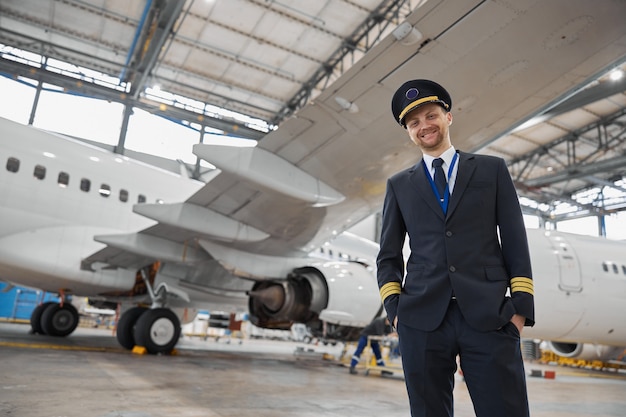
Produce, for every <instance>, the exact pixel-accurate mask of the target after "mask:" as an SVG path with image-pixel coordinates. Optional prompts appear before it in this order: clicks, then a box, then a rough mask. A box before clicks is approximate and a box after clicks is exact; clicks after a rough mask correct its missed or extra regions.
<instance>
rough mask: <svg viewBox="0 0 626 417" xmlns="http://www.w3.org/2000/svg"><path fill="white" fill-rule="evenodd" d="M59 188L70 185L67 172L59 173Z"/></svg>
mask: <svg viewBox="0 0 626 417" xmlns="http://www.w3.org/2000/svg"><path fill="white" fill-rule="evenodd" d="M58 182H59V187H63V188H65V187H67V185H68V184H69V183H70V174H68V173H67V172H59V181H58Z"/></svg>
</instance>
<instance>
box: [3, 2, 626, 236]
mask: <svg viewBox="0 0 626 417" xmlns="http://www.w3.org/2000/svg"><path fill="white" fill-rule="evenodd" d="M424 3H427V2H425V1H417V0H413V1H408V0H402V1H398V0H394V1H390V0H388V1H378V0H373V1H348V0H342V1H332V2H321V3H315V4H307V5H303V4H300V3H297V2H291V1H284V2H283V1H261V0H247V1H243V0H242V1H232V2H218V1H199V0H198V1H187V2H183V1H165V0H163V1H147V2H132V3H128V2H123V1H107V2H91V1H47V2H43V3H42V2H34V1H6V2H3V4H2V5H1V6H0V7H1V10H0V11H1V12H2V14H1V16H0V19H1V21H0V22H1V24H2V25H1V30H0V42H1V43H2V45H3V57H2V58H3V59H2V60H1V61H0V65H1V67H0V70H1V71H2V73H3V74H4V75H5V76H6V77H10V78H18V77H25V78H28V77H31V78H30V79H34V80H37V82H41V83H47V84H51V85H56V86H59V87H61V88H64V89H65V90H66V91H67V92H72V93H74V94H85V95H87V96H91V97H97V98H102V99H107V100H114V101H120V102H124V103H126V104H127V105H126V107H125V108H126V111H127V112H130V109H132V106H136V107H138V108H142V109H145V110H147V111H149V112H152V113H155V114H162V115H164V116H167V117H168V118H171V119H172V120H186V121H193V122H198V121H200V123H201V124H202V126H204V127H205V128H211V129H216V130H215V131H217V132H223V133H224V134H229V135H236V136H238V137H245V138H252V139H260V138H261V137H262V136H263V135H264V133H266V132H267V131H269V130H270V129H273V128H274V127H275V126H278V125H279V124H280V123H281V122H282V121H283V120H285V119H286V118H288V117H290V116H292V115H293V114H294V112H296V111H297V110H298V109H299V108H301V107H302V106H303V105H304V104H305V103H307V102H308V101H310V100H314V99H315V97H316V96H318V95H319V94H320V92H321V91H323V90H324V89H325V88H326V87H328V86H329V85H330V84H331V83H332V82H333V81H334V80H336V79H337V78H338V77H339V76H340V75H341V74H342V73H344V72H345V71H347V70H348V69H349V68H350V67H351V66H352V65H353V64H354V63H355V62H357V61H358V60H359V59H360V58H361V57H362V56H363V55H364V54H365V53H366V52H367V51H368V50H369V49H370V48H371V47H372V46H374V45H376V44H377V43H378V42H379V41H380V40H381V39H382V38H383V37H384V36H385V35H387V34H389V33H390V32H391V31H393V30H394V29H395V28H396V27H397V26H398V25H399V24H400V23H401V22H402V21H403V19H404V18H405V17H406V16H407V15H408V14H409V13H410V12H411V11H413V10H414V9H416V8H418V7H420V6H422V5H423V4H424ZM430 3H433V2H430ZM502 4H503V6H505V7H509V8H513V9H514V8H515V6H514V5H513V4H512V3H511V2H502ZM571 8H572V9H575V7H574V6H572V7H571ZM521 11H522V8H521V7H520V10H519V11H518V12H520V13H521ZM591 20H592V18H591V17H589V16H587V19H585V18H583V17H580V16H578V17H576V18H574V17H572V19H571V20H570V21H568V22H567V23H566V24H565V25H564V26H562V27H554V28H550V29H552V30H553V31H554V34H555V38H554V39H552V40H549V39H545V40H544V42H546V43H548V42H552V43H551V44H546V45H545V48H548V49H549V48H554V49H556V48H560V47H566V45H567V44H568V43H570V42H573V41H574V40H575V39H576V38H577V37H578V36H579V34H580V33H583V32H584V31H585V30H588V26H589V25H590V24H591ZM548 25H549V24H548ZM559 37H560V38H559ZM13 48H18V49H19V50H23V51H28V52H30V53H33V54H35V55H33V57H32V59H36V60H40V61H43V62H45V65H39V63H36V62H27V61H26V59H25V58H22V59H20V58H18V57H16V56H12V55H14V54H16V52H15V51H14V50H13ZM614 48H618V49H620V48H621V49H623V48H624V45H623V39H622V40H619V41H618V42H616V43H615V45H614ZM12 51H13V52H12ZM623 61H624V59H623V57H622V58H618V59H616V60H611V61H610V62H609V63H607V65H606V66H605V67H604V68H602V70H601V71H598V72H597V73H594V74H592V76H590V77H588V78H587V79H585V78H584V76H582V75H580V74H576V73H574V74H570V75H569V76H570V77H580V78H581V80H580V84H579V85H577V88H576V89H572V90H571V91H567V93H566V94H563V95H561V96H560V97H555V99H554V100H553V101H552V102H549V103H548V104H546V105H545V106H544V107H543V108H542V109H541V110H540V111H538V112H536V113H537V114H535V115H533V117H532V118H531V119H532V120H530V119H529V120H525V121H524V120H520V121H519V123H518V126H516V127H515V129H513V130H511V131H508V132H502V134H500V135H499V136H497V137H493V138H490V140H489V142H488V143H487V142H484V143H479V144H476V145H475V146H473V149H467V150H468V151H470V150H480V152H482V153H487V154H494V155H498V156H501V157H504V158H505V159H506V160H507V161H508V163H509V167H510V169H511V173H512V175H513V176H514V179H515V181H516V184H517V186H518V191H519V193H520V196H522V197H525V198H527V199H528V200H529V201H528V204H527V205H525V206H524V208H525V210H526V212H527V213H528V214H533V215H536V216H538V217H539V218H540V219H541V223H544V222H548V223H552V224H557V223H558V222H560V221H563V220H567V219H572V218H578V217H588V216H595V217H597V218H598V219H599V221H598V232H599V234H601V235H603V234H605V233H606V231H605V230H604V228H605V226H604V221H603V218H604V216H610V215H611V214H614V213H617V212H620V211H623V210H624V207H625V206H626V201H624V200H625V197H624V184H623V174H624V162H623V158H622V155H623V150H624V130H623V128H622V126H623V123H624V118H625V117H626V116H624V107H625V104H626V103H625V102H626V99H625V97H624V90H625V89H626V88H625V87H626V80H625V78H624V77H621V78H619V74H620V73H623V70H624V62H623ZM61 62H65V63H69V64H72V65H74V67H73V69H67V68H64V69H62V70H61V69H60V68H55V65H58V63H61ZM514 65H518V66H520V67H522V66H524V63H523V62H522V61H520V62H517V63H516V64H514ZM82 68H87V69H90V70H92V71H95V72H96V73H101V74H103V75H106V76H107V77H111V81H110V82H111V84H106V83H104V82H101V81H100V82H94V81H93V79H90V78H89V75H87V74H81V69H82ZM509 71H511V72H514V69H513V67H512V68H511V69H509ZM620 71H621V72H620ZM429 76H435V74H432V75H430V74H429ZM577 81H578V80H577ZM116 83H117V85H114V84H116ZM154 86H159V88H160V89H161V90H162V91H163V92H166V93H167V94H169V96H168V95H165V94H163V95H161V96H159V95H158V94H155V92H154V91H153V90H152V87H154ZM172 97H174V98H173V99H172ZM185 99H189V100H188V101H187V102H185ZM463 99H464V100H465V102H461V103H459V111H461V107H462V106H471V101H472V98H471V97H465V98H463ZM177 100H180V101H181V102H177ZM166 103H168V104H171V105H167V104H166ZM215 108H223V109H226V110H228V111H231V112H233V113H232V114H238V115H239V116H236V117H232V115H231V117H229V116H227V115H226V116H225V115H221V114H215V113H214V112H213V110H212V109H215ZM127 117H130V115H129V114H127V115H125V116H124V119H123V120H124V121H127ZM245 118H248V119H247V120H257V123H258V126H253V125H252V124H250V123H248V122H246V121H244V120H246V119H245ZM33 120H34V119H33V117H32V116H31V120H30V121H31V122H32V121H33ZM251 126H253V127H251ZM122 132H123V129H122ZM85 139H88V138H85ZM117 140H118V143H117V149H118V151H119V152H122V153H123V149H124V134H123V133H122V134H121V135H120V137H119V138H117Z"/></svg>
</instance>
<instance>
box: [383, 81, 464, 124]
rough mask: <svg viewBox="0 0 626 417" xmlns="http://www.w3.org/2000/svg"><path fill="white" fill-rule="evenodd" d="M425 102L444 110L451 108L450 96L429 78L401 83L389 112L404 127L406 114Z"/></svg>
mask: <svg viewBox="0 0 626 417" xmlns="http://www.w3.org/2000/svg"><path fill="white" fill-rule="evenodd" d="M426 103H437V104H439V105H440V106H441V107H443V108H444V109H445V110H446V111H450V109H451V108H452V98H451V97H450V94H448V92H447V91H446V89H445V88H443V87H442V86H441V85H439V84H437V83H436V82H434V81H430V80H411V81H407V82H405V83H404V84H402V86H401V87H400V88H398V90H397V91H396V92H395V94H394V95H393V98H392V99H391V112H392V113H393V117H394V119H396V122H398V123H399V124H400V126H402V127H404V128H406V125H405V123H404V118H405V117H406V115H407V114H409V112H411V111H413V110H415V109H416V108H418V107H420V106H421V105H423V104H426Z"/></svg>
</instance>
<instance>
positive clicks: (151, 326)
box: [134, 308, 180, 353]
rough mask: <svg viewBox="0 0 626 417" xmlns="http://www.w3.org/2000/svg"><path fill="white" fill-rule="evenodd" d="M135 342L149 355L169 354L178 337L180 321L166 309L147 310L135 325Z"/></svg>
mask: <svg viewBox="0 0 626 417" xmlns="http://www.w3.org/2000/svg"><path fill="white" fill-rule="evenodd" d="M134 334H135V342H136V343H137V345H139V346H143V347H145V348H146V350H147V351H148V352H149V353H170V352H171V351H172V349H174V346H175V345H176V343H177V342H178V338H179V337H180V321H179V320H178V317H177V316H176V314H174V312H173V311H172V310H170V309H167V308H155V309H154V310H147V311H146V312H145V313H143V314H142V315H141V317H139V319H138V320H137V323H136V324H135V333H134Z"/></svg>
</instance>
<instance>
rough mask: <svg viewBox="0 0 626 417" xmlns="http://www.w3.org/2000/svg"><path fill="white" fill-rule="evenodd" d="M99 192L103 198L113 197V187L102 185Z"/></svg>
mask: <svg viewBox="0 0 626 417" xmlns="http://www.w3.org/2000/svg"><path fill="white" fill-rule="evenodd" d="M99 192H100V195H101V196H102V197H108V196H110V195H111V187H110V186H109V185H108V184H102V185H101V186H100V190H99Z"/></svg>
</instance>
